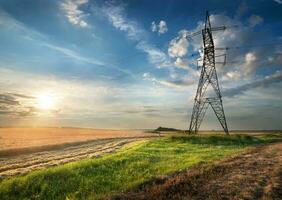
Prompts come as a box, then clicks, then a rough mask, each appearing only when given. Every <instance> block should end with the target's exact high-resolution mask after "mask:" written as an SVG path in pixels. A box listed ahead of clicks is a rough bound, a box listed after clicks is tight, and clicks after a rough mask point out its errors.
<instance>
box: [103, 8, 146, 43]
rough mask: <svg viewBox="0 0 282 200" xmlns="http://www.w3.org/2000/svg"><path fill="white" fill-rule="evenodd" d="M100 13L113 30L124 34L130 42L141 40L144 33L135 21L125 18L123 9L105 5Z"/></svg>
mask: <svg viewBox="0 0 282 200" xmlns="http://www.w3.org/2000/svg"><path fill="white" fill-rule="evenodd" d="M102 11H103V13H104V14H105V15H106V16H107V18H108V20H109V22H110V23H111V24H112V25H113V26H114V27H115V28H117V29H118V30H120V31H123V32H125V33H126V34H127V36H128V37H129V38H130V39H132V40H141V38H142V37H143V36H142V35H143V34H144V31H143V30H142V29H141V28H140V27H139V26H138V24H137V23H136V22H135V21H133V20H130V19H128V18H127V17H126V16H125V14H124V7H122V6H113V5H111V4H107V6H104V7H103V8H102Z"/></svg>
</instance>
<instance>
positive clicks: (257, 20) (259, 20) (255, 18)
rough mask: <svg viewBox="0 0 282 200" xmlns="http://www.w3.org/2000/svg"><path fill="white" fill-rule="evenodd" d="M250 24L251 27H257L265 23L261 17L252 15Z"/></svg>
mask: <svg viewBox="0 0 282 200" xmlns="http://www.w3.org/2000/svg"><path fill="white" fill-rule="evenodd" d="M248 22H249V24H250V27H255V26H256V25H259V24H261V23H263V18H262V17H261V16H259V15H252V16H250V17H249V19H248Z"/></svg>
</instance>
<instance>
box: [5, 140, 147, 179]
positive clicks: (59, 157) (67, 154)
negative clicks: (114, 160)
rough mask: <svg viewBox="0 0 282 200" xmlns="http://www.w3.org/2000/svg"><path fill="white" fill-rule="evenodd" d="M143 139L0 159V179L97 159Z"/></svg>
mask: <svg viewBox="0 0 282 200" xmlns="http://www.w3.org/2000/svg"><path fill="white" fill-rule="evenodd" d="M141 139H144V138H115V139H100V140H95V141H92V142H86V143H82V144H74V145H67V146H63V147H61V148H58V149H54V150H48V151H40V152H36V153H29V154H23V155H17V156H8V157H2V158H0V177H1V178H5V177H9V176H15V175H22V174H26V173H28V172H30V171H33V170H36V169H41V168H46V167H50V166H55V165H60V164H64V163H68V162H73V161H77V160H81V159H84V158H92V157H99V156H101V155H103V154H105V153H111V152H114V151H116V150H117V149H120V148H121V147H122V146H123V145H125V144H128V143H130V142H133V141H136V140H141Z"/></svg>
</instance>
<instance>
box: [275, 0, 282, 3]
mask: <svg viewBox="0 0 282 200" xmlns="http://www.w3.org/2000/svg"><path fill="white" fill-rule="evenodd" d="M273 1H275V2H276V3H279V4H282V0H273Z"/></svg>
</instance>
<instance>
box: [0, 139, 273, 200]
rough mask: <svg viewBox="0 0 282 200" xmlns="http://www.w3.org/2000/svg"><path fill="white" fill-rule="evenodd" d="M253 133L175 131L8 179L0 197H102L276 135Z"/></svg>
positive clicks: (1, 184) (233, 151) (0, 184)
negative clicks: (187, 133)
mask: <svg viewBox="0 0 282 200" xmlns="http://www.w3.org/2000/svg"><path fill="white" fill-rule="evenodd" d="M275 138H276V136H275V135H274V136H272V137H251V136H240V135H239V136H230V137H226V136H218V135H211V136H172V137H166V138H162V139H156V140H152V141H139V142H135V143H133V144H130V145H127V146H126V147H124V148H122V149H121V150H119V151H118V152H116V153H113V154H110V155H106V156H103V157H101V158H95V159H87V160H83V161H79V162H73V163H69V164H65V165H62V166H58V167H53V168H49V169H44V170H39V171H34V172H31V173H29V174H28V175H26V176H22V177H15V178H11V179H8V180H3V181H2V182H1V183H0V199H2V200H4V199H9V200H12V199H99V198H103V197H107V196H110V195H113V194H117V193H119V192H123V191H126V190H128V189H131V188H134V187H136V186H138V185H139V184H141V183H144V182H145V181H148V180H150V179H152V178H154V177H158V176H162V175H167V174H170V173H173V172H175V171H179V170H183V169H186V168H189V167H191V166H194V165H196V164H199V163H203V162H211V161H214V160H217V159H220V158H223V157H226V156H228V155H231V154H234V153H238V152H239V151H241V150H242V149H244V148H245V147H249V146H254V145H259V144H263V143H267V142H270V141H273V140H275Z"/></svg>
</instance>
